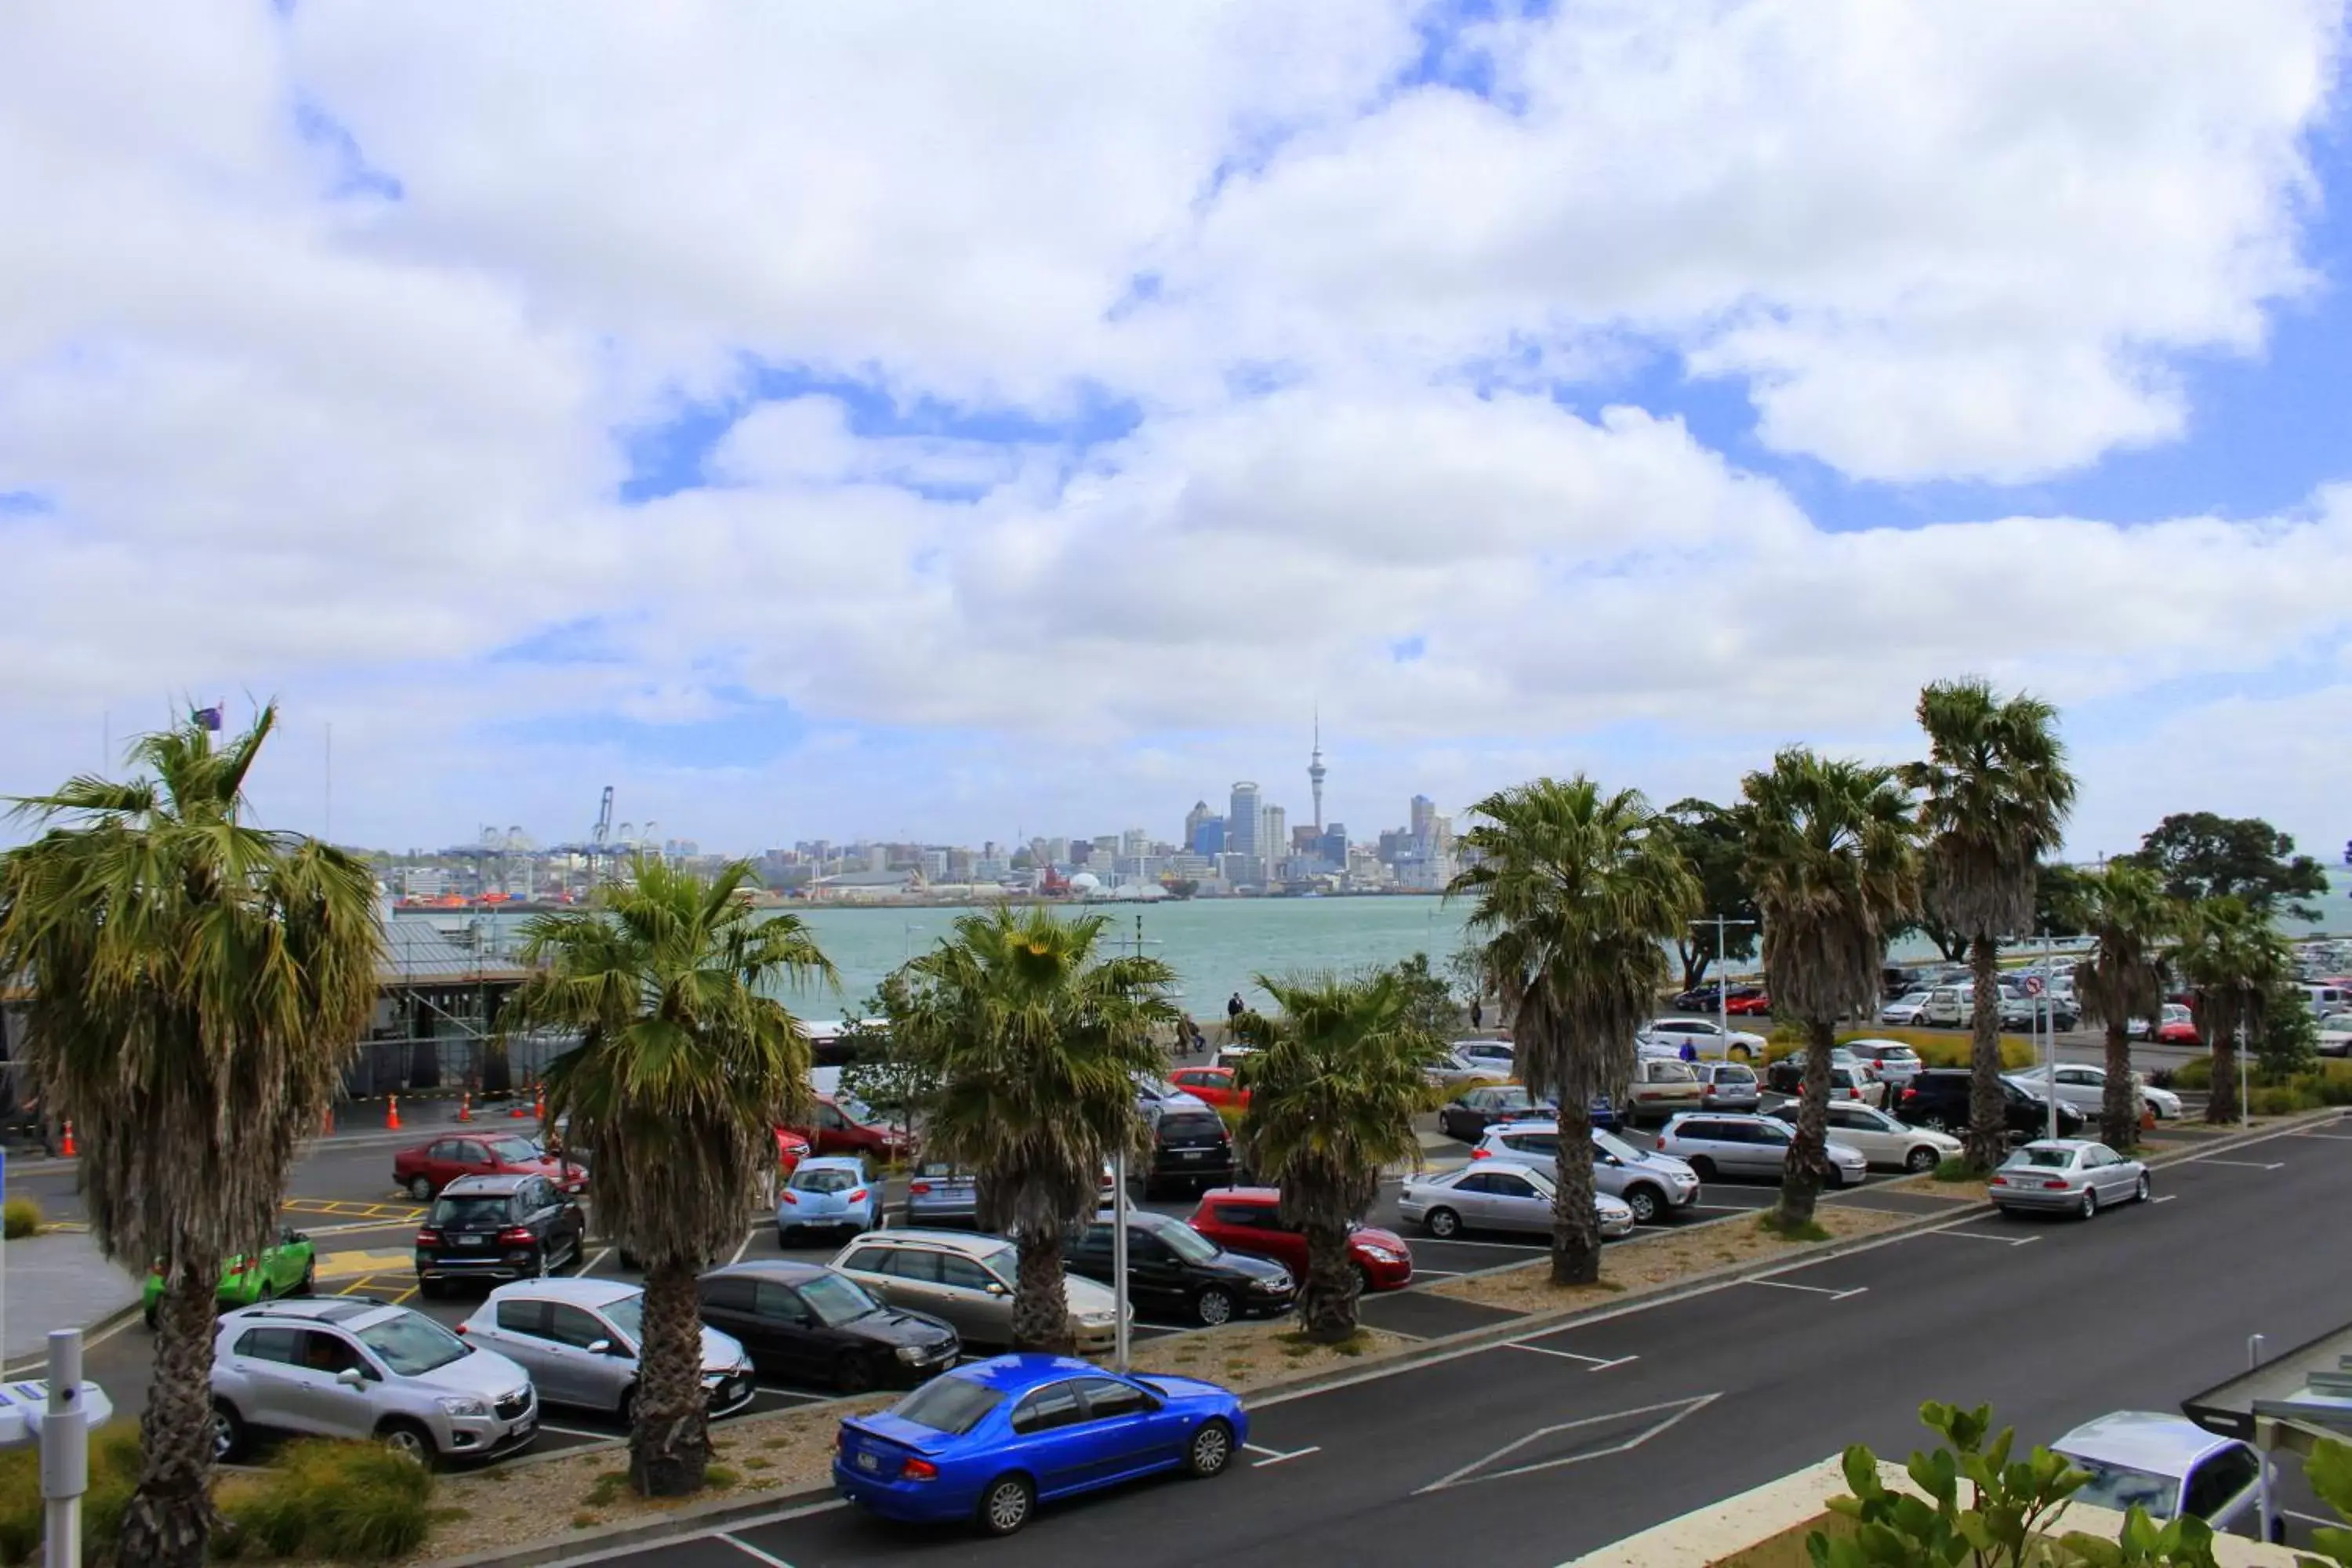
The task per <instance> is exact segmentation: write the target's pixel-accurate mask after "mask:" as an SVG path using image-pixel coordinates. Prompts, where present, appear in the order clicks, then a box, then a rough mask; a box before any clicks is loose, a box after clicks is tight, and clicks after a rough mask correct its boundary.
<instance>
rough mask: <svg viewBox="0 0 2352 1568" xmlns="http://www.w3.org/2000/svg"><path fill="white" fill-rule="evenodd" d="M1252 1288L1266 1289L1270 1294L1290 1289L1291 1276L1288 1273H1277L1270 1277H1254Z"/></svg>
mask: <svg viewBox="0 0 2352 1568" xmlns="http://www.w3.org/2000/svg"><path fill="white" fill-rule="evenodd" d="M1250 1289H1253V1290H1264V1291H1266V1292H1268V1293H1269V1294H1272V1293H1275V1292H1277V1291H1282V1290H1287V1289H1290V1276H1289V1275H1287V1274H1277V1275H1276V1276H1274V1277H1273V1278H1272V1279H1253V1280H1251V1281H1250Z"/></svg>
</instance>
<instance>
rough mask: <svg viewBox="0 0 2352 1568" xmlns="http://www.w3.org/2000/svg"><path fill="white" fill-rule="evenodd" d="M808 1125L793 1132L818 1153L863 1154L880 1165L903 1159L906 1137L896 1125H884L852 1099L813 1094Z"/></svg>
mask: <svg viewBox="0 0 2352 1568" xmlns="http://www.w3.org/2000/svg"><path fill="white" fill-rule="evenodd" d="M809 1121H810V1125H808V1126H805V1127H796V1128H793V1131H795V1132H799V1133H802V1134H803V1135H804V1136H805V1137H806V1138H807V1139H808V1141H809V1142H810V1143H811V1144H812V1145H813V1146H814V1148H815V1150H816V1152H818V1153H820V1154H863V1155H865V1156H866V1157H867V1158H868V1159H870V1160H873V1161H875V1162H876V1163H880V1164H888V1163H890V1162H892V1161H894V1160H902V1159H904V1158H906V1156H907V1152H908V1140H907V1139H906V1137H905V1136H904V1135H902V1134H901V1133H900V1132H899V1131H898V1130H897V1129H896V1128H891V1127H885V1126H883V1125H882V1123H881V1122H880V1121H878V1120H877V1119H876V1117H875V1115H874V1113H873V1112H872V1111H870V1110H867V1109H866V1107H864V1106H862V1105H860V1104H858V1103H857V1101H856V1100H835V1099H834V1098H833V1096H831V1095H829V1094H820V1095H818V1096H817V1097H816V1107H815V1109H814V1110H812V1111H811V1112H810V1113H809Z"/></svg>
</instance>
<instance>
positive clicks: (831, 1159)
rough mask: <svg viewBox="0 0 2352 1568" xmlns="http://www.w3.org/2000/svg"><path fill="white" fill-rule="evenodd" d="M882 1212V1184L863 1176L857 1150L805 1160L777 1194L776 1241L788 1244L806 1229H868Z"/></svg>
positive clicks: (835, 1231) (830, 1231)
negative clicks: (856, 1153) (853, 1152)
mask: <svg viewBox="0 0 2352 1568" xmlns="http://www.w3.org/2000/svg"><path fill="white" fill-rule="evenodd" d="M881 1212H882V1184H881V1183H879V1182H876V1181H871V1180H868V1179H867V1177H866V1162H865V1161H863V1160H861V1159H859V1158H858V1157H857V1156H856V1155H855V1154H825V1155H820V1156H818V1157H816V1158H814V1159H808V1160H803V1161H802V1162H801V1163H799V1164H798V1165H795V1166H794V1167H793V1173H792V1174H791V1175H790V1176H788V1177H786V1178H785V1179H784V1184H783V1187H782V1190H781V1191H779V1192H778V1193H777V1194H776V1245H777V1246H779V1247H789V1246H791V1245H792V1243H793V1237H794V1235H795V1234H798V1233H801V1232H805V1231H824V1232H826V1233H828V1234H829V1235H832V1236H839V1235H841V1234H843V1233H847V1234H849V1235H851V1236H856V1235H857V1234H858V1233H859V1232H861V1231H868V1230H872V1229H873V1228H874V1226H875V1223H876V1221H877V1219H878V1218H879V1216H880V1215H881Z"/></svg>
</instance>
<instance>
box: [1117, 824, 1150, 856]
mask: <svg viewBox="0 0 2352 1568" xmlns="http://www.w3.org/2000/svg"><path fill="white" fill-rule="evenodd" d="M1118 852H1119V853H1120V854H1121V855H1126V856H1130V857H1131V856H1136V855H1149V854H1150V853H1151V835H1150V834H1149V833H1147V832H1146V831H1144V830H1143V829H1142V828H1140V827H1130V828H1129V829H1128V830H1127V831H1126V832H1124V833H1122V834H1120V835H1119V836H1118Z"/></svg>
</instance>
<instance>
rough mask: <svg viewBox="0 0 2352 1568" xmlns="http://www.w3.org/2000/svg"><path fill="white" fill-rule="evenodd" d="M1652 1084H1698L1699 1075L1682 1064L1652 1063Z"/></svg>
mask: <svg viewBox="0 0 2352 1568" xmlns="http://www.w3.org/2000/svg"><path fill="white" fill-rule="evenodd" d="M1649 1071H1650V1081H1651V1082H1652V1083H1696V1082H1697V1081H1698V1075H1697V1074H1696V1073H1695V1072H1693V1071H1691V1069H1690V1068H1686V1067H1685V1066H1684V1065H1683V1064H1682V1063H1680V1062H1652V1063H1651V1064H1650V1068H1649Z"/></svg>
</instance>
